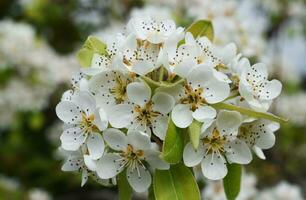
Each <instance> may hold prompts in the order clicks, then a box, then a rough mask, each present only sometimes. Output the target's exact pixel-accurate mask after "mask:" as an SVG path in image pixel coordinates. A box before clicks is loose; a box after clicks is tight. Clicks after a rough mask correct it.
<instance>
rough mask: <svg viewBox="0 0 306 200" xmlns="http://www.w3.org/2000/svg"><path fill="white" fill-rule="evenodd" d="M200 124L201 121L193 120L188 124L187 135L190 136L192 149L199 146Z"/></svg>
mask: <svg viewBox="0 0 306 200" xmlns="http://www.w3.org/2000/svg"><path fill="white" fill-rule="evenodd" d="M201 126H202V123H201V122H199V121H197V120H193V122H192V123H191V124H190V126H189V128H188V129H189V137H190V142H191V144H192V146H193V148H194V149H198V147H199V142H200V134H201Z"/></svg>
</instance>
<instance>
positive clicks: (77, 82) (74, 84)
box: [61, 72, 88, 101]
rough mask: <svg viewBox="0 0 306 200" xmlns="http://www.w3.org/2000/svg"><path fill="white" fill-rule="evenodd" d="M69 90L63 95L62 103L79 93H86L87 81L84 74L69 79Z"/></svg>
mask: <svg viewBox="0 0 306 200" xmlns="http://www.w3.org/2000/svg"><path fill="white" fill-rule="evenodd" d="M71 88H72V89H70V90H67V91H65V92H64V93H63V95H62V98H61V100H62V101H71V100H72V97H73V96H74V95H76V94H77V93H78V92H79V91H88V80H87V77H86V75H85V74H83V73H82V72H78V73H77V74H75V75H74V76H73V77H72V78H71Z"/></svg>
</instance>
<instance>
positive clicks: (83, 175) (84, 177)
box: [81, 169, 88, 187]
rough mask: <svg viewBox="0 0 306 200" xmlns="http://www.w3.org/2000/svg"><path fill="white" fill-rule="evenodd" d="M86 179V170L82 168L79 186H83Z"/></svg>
mask: <svg viewBox="0 0 306 200" xmlns="http://www.w3.org/2000/svg"><path fill="white" fill-rule="evenodd" d="M87 180H88V172H87V170H86V169H83V170H82V182H81V187H83V186H84V185H85V184H86V183H87Z"/></svg>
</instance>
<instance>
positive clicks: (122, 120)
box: [108, 104, 133, 128]
mask: <svg viewBox="0 0 306 200" xmlns="http://www.w3.org/2000/svg"><path fill="white" fill-rule="evenodd" d="M132 111H133V106H132V105H128V104H119V105H116V106H114V107H113V109H112V112H111V113H110V114H109V115H108V119H109V123H110V124H111V125H112V126H113V127H115V128H124V127H127V126H128V125H130V123H131V121H132V120H133V113H132Z"/></svg>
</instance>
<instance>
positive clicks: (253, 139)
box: [237, 119, 279, 159]
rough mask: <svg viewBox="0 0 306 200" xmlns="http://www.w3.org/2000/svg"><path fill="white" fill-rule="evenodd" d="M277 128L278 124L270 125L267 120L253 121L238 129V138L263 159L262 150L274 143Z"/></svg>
mask: <svg viewBox="0 0 306 200" xmlns="http://www.w3.org/2000/svg"><path fill="white" fill-rule="evenodd" d="M278 128H279V124H278V123H272V122H270V121H267V120H262V119H260V120H255V121H252V122H248V123H243V124H242V125H241V126H240V128H239V133H238V136H237V137H238V138H239V139H241V140H243V141H245V143H246V144H247V145H248V146H249V147H250V148H252V149H253V151H254V152H255V153H256V155H257V156H258V157H259V158H261V159H265V155H264V153H263V151H262V149H269V148H271V147H272V146H273V145H274V143H275V135H274V133H273V132H274V131H276V130H277V129H278Z"/></svg>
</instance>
